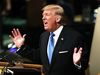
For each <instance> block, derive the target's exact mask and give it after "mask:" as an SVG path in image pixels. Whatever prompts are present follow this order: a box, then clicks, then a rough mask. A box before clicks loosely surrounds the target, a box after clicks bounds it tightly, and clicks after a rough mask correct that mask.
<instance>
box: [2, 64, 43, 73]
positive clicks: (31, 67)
mask: <svg viewBox="0 0 100 75" xmlns="http://www.w3.org/2000/svg"><path fill="white" fill-rule="evenodd" d="M7 63H8V62H0V65H1V66H0V69H3V68H4V66H5V65H6V64H7ZM7 69H10V70H11V71H13V72H14V75H31V74H32V75H43V66H42V65H39V64H24V63H23V68H20V67H12V66H11V67H7ZM1 71H2V70H1ZM4 75H10V74H9V73H8V74H7V73H4Z"/></svg>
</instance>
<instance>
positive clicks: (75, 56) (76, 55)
mask: <svg viewBox="0 0 100 75" xmlns="http://www.w3.org/2000/svg"><path fill="white" fill-rule="evenodd" d="M81 55H82V48H80V49H79V51H78V52H77V48H75V49H74V54H73V62H74V63H75V64H79V61H80V59H81Z"/></svg>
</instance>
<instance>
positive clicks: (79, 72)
mask: <svg viewBox="0 0 100 75" xmlns="http://www.w3.org/2000/svg"><path fill="white" fill-rule="evenodd" d="M42 10H43V13H42V15H43V18H42V20H43V24H44V29H45V30H46V31H45V32H44V33H42V34H41V36H40V41H39V49H38V50H35V49H32V48H30V47H29V46H28V45H26V44H25V43H24V41H25V36H26V34H24V35H23V36H22V35H21V33H20V31H19V29H13V31H12V34H13V36H14V37H12V36H11V35H10V36H9V37H10V38H11V39H12V40H13V41H14V43H15V45H16V46H17V47H18V50H17V53H18V54H20V55H22V56H23V57H26V58H28V59H30V60H32V61H37V62H40V63H41V64H42V65H43V71H44V74H45V75H85V70H86V69H87V67H88V50H86V49H85V48H86V47H85V45H84V37H83V36H82V35H81V34H80V33H78V32H77V31H75V30H73V29H71V28H68V27H67V26H65V21H64V16H65V15H64V10H63V8H62V7H61V6H59V5H56V4H51V5H47V6H45V7H44V8H43V9H42ZM52 33H54V36H53V42H54V45H53V46H54V49H53V53H52V57H51V58H52V59H51V62H49V55H50V51H49V47H50V46H49V43H50V42H49V38H50V35H51V34H52ZM50 48H51V47H50ZM52 48H53V47H52Z"/></svg>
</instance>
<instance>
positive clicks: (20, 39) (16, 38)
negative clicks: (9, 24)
mask: <svg viewBox="0 0 100 75" xmlns="http://www.w3.org/2000/svg"><path fill="white" fill-rule="evenodd" d="M12 34H13V37H12V36H11V35H9V37H10V38H11V39H12V40H13V42H14V43H15V45H16V46H17V47H18V48H19V47H20V46H21V45H23V44H24V41H25V36H26V34H24V35H23V36H22V35H21V33H20V31H19V29H13V31H12Z"/></svg>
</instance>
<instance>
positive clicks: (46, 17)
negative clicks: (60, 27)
mask: <svg viewBox="0 0 100 75" xmlns="http://www.w3.org/2000/svg"><path fill="white" fill-rule="evenodd" d="M42 15H43V17H42V20H43V24H44V29H45V30H47V31H49V32H54V31H55V30H56V29H57V25H56V17H55V16H54V10H52V9H48V10H44V11H43V14H42Z"/></svg>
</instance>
